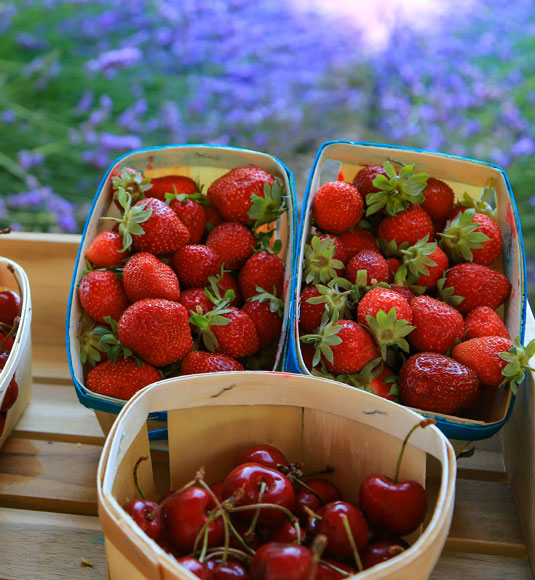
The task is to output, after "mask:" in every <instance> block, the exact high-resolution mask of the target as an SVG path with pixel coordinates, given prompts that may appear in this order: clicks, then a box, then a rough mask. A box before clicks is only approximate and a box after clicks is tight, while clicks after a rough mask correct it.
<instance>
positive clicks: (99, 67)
mask: <svg viewBox="0 0 535 580" xmlns="http://www.w3.org/2000/svg"><path fill="white" fill-rule="evenodd" d="M142 58H143V52H142V51H141V49H139V48H137V47H135V46H126V47H124V48H120V49H117V50H109V51H107V52H103V53H102V54H100V55H99V56H98V57H97V58H96V59H93V60H90V61H89V62H88V63H87V69H88V70H89V71H90V72H92V73H97V72H99V73H102V74H104V75H105V76H107V77H113V76H114V75H115V74H116V73H117V70H118V69H120V68H129V67H131V66H133V65H134V64H136V63H137V62H139V61H140V60H141V59H142Z"/></svg>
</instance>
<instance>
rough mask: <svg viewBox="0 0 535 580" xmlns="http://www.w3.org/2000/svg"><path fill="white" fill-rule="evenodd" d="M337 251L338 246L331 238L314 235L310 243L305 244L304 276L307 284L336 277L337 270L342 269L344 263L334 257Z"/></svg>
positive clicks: (322, 281) (325, 281)
mask: <svg viewBox="0 0 535 580" xmlns="http://www.w3.org/2000/svg"><path fill="white" fill-rule="evenodd" d="M335 252H336V246H335V245H334V242H333V240H332V239H331V238H329V237H328V236H326V237H325V238H323V239H320V238H319V237H318V236H313V238H312V240H311V241H310V244H307V245H306V246H305V267H304V276H305V282H306V283H307V284H312V283H314V284H317V283H322V284H324V283H327V282H329V280H332V279H333V278H336V276H337V273H336V270H341V269H342V268H343V267H344V263H343V262H342V261H341V260H336V259H334V257H333V256H334V253H335Z"/></svg>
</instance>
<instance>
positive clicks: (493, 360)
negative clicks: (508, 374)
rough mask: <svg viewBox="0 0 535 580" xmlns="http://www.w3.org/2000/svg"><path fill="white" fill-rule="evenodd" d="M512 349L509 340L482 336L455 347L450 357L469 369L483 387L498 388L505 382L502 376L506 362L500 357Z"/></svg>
mask: <svg viewBox="0 0 535 580" xmlns="http://www.w3.org/2000/svg"><path fill="white" fill-rule="evenodd" d="M512 347H513V343H512V341H511V340H510V339H509V338H504V337H503V336H483V337H481V338H472V339H470V340H467V341H465V342H461V343H460V344H458V345H457V346H455V347H454V348H453V350H452V353H451V355H452V356H453V358H454V359H455V360H457V361H459V362H460V363H462V364H464V365H466V366H467V367H470V368H471V369H472V370H473V371H474V372H475V373H476V374H477V377H478V379H479V380H480V382H481V383H483V384H484V385H489V386H491V387H499V386H500V385H501V384H502V382H504V380H505V376H504V375H503V374H502V371H503V369H504V368H505V367H506V365H507V364H508V361H506V360H504V359H502V358H501V357H500V353H505V352H507V351H509V349H510V348H512Z"/></svg>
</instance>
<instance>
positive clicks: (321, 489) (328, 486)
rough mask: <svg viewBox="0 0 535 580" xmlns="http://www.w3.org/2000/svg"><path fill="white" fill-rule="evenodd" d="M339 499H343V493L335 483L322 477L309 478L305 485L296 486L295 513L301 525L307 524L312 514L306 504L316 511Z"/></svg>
mask: <svg viewBox="0 0 535 580" xmlns="http://www.w3.org/2000/svg"><path fill="white" fill-rule="evenodd" d="M339 499H342V494H341V493H340V490H339V489H338V488H337V487H336V486H335V485H334V484H333V483H331V482H330V481H327V480H326V479H323V478H321V477H316V478H314V479H309V480H308V481H307V482H306V483H305V485H303V484H302V483H301V484H300V485H298V486H297V488H296V493H295V509H294V514H295V515H296V516H297V517H298V518H299V521H300V522H301V525H303V526H306V525H307V524H308V520H309V518H310V516H309V512H307V511H306V510H305V506H306V507H307V508H308V509H309V510H312V511H313V512H316V511H317V510H318V509H319V508H320V507H321V506H322V505H325V504H326V503H329V502H331V501H337V500H339Z"/></svg>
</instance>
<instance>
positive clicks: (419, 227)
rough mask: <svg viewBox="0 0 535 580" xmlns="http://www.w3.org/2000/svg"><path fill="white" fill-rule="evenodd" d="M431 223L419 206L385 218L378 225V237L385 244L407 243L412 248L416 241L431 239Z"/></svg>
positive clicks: (432, 233) (427, 215)
mask: <svg viewBox="0 0 535 580" xmlns="http://www.w3.org/2000/svg"><path fill="white" fill-rule="evenodd" d="M434 233H435V232H434V228H433V222H432V220H431V217H430V216H429V214H428V213H427V212H426V211H425V210H424V209H422V207H421V206H419V205H414V204H412V205H409V207H408V208H407V209H406V210H404V211H402V212H400V213H398V214H397V215H395V216H393V217H390V216H388V217H385V218H383V219H382V220H381V222H380V223H379V229H378V230H377V234H378V237H379V238H381V239H382V240H385V241H386V242H395V243H396V244H397V245H398V246H400V245H401V244H403V243H405V242H406V243H407V245H408V246H414V245H415V244H416V242H418V240H421V239H422V238H425V237H426V236H427V239H429V240H430V239H432V238H433V236H434Z"/></svg>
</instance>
